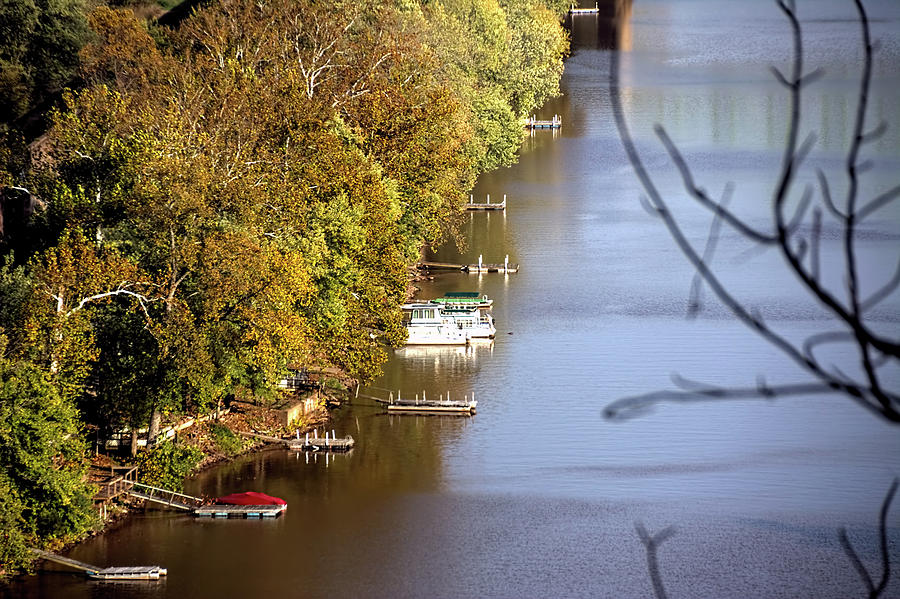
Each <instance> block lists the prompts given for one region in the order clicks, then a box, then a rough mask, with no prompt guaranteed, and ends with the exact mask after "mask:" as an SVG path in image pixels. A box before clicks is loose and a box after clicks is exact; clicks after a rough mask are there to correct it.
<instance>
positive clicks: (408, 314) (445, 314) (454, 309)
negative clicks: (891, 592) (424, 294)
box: [402, 302, 497, 345]
mask: <svg viewBox="0 0 900 599" xmlns="http://www.w3.org/2000/svg"><path fill="white" fill-rule="evenodd" d="M402 309H403V323H404V325H406V332H407V335H408V336H407V340H406V344H407V345H465V344H467V343H469V342H470V341H472V340H479V339H493V338H494V335H495V334H496V333H497V329H496V328H495V327H494V319H493V317H492V316H491V315H490V314H488V313H483V312H482V311H481V310H479V309H478V308H477V307H474V306H458V305H451V306H447V305H443V304H440V303H437V302H423V303H415V304H404V305H403V306H402Z"/></svg>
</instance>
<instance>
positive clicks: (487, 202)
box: [485, 194, 491, 204]
mask: <svg viewBox="0 0 900 599" xmlns="http://www.w3.org/2000/svg"><path fill="white" fill-rule="evenodd" d="M490 203H491V194H487V200H485V204H490Z"/></svg>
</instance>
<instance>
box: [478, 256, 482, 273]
mask: <svg viewBox="0 0 900 599" xmlns="http://www.w3.org/2000/svg"><path fill="white" fill-rule="evenodd" d="M478 272H481V254H478Z"/></svg>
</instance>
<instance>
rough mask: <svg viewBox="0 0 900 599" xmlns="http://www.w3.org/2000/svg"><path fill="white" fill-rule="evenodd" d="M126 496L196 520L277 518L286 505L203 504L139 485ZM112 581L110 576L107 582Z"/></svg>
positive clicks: (188, 496)
mask: <svg viewBox="0 0 900 599" xmlns="http://www.w3.org/2000/svg"><path fill="white" fill-rule="evenodd" d="M128 494H129V495H132V496H133V497H138V498H140V499H143V500H145V501H152V502H154V503H159V504H162V505H164V506H166V507H171V508H175V509H179V510H184V511H187V512H190V513H191V514H192V515H193V516H195V517H197V518H277V517H278V516H280V515H281V513H282V512H284V510H285V509H286V508H287V506H286V505H231V504H225V503H214V504H204V501H203V499H201V498H200V497H194V496H192V495H186V494H185V493H178V492H177V491H171V490H169V489H161V488H159V487H152V486H150V485H144V484H141V483H134V486H133V487H132V488H131V489H130V490H129V491H128ZM116 576H118V574H116ZM113 579H114V578H113V577H112V575H111V577H110V578H109V580H113Z"/></svg>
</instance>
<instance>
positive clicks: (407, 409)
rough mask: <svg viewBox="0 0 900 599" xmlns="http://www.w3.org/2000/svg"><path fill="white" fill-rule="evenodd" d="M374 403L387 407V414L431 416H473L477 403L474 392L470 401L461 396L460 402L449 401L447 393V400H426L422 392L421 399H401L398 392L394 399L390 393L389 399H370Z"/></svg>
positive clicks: (392, 393)
mask: <svg viewBox="0 0 900 599" xmlns="http://www.w3.org/2000/svg"><path fill="white" fill-rule="evenodd" d="M371 399H374V400H375V401H377V402H379V403H382V404H384V405H385V406H387V411H388V414H431V415H436V416H438V415H450V416H471V415H473V414H475V408H476V407H477V406H478V402H477V401H475V392H474V391H473V392H472V397H471V399H470V398H469V397H468V396H463V399H462V400H451V399H450V392H449V391H448V392H447V399H444V397H443V396H441V397H440V399H436V400H435V399H427V398H426V397H425V392H424V391H422V398H421V399H419V396H418V395H416V396H415V398H414V399H402V398H401V397H400V392H399V391H398V392H397V397H396V398H394V392H393V391H392V392H391V394H390V398H389V399H379V398H377V397H372V398H371Z"/></svg>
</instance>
